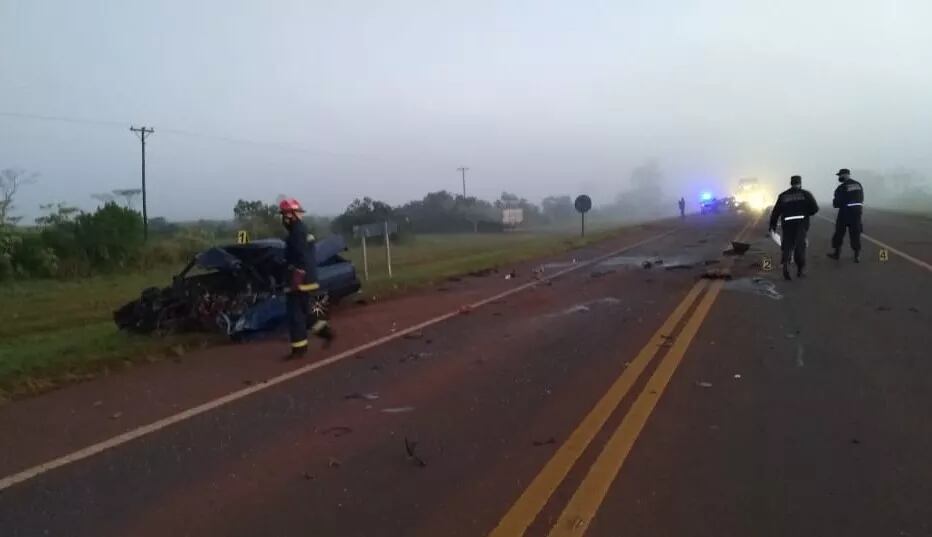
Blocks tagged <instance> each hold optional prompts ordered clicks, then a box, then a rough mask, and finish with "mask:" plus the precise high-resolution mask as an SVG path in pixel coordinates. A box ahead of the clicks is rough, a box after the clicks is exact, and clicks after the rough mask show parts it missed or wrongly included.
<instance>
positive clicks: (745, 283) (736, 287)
mask: <svg viewBox="0 0 932 537" xmlns="http://www.w3.org/2000/svg"><path fill="white" fill-rule="evenodd" d="M723 289H728V290H731V291H741V292H745V293H753V294H756V295H761V296H765V297H767V298H770V299H773V300H782V299H783V295H782V294H780V292H779V291H777V285H776V284H775V283H773V282H772V281H770V280H768V279H767V278H761V277H760V276H754V277H751V278H739V279H737V280H732V281H729V282H727V283H726V284H725V287H723Z"/></svg>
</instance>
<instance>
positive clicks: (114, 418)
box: [110, 412, 123, 420]
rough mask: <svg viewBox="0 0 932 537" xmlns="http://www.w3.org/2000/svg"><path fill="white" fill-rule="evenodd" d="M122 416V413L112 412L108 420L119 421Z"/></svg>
mask: <svg viewBox="0 0 932 537" xmlns="http://www.w3.org/2000/svg"><path fill="white" fill-rule="evenodd" d="M122 416H123V413H122V412H114V413H113V414H110V419H112V420H118V419H120V418H121V417H122Z"/></svg>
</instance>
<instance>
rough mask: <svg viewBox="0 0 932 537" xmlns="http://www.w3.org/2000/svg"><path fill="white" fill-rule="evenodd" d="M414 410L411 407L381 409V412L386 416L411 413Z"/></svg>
mask: <svg viewBox="0 0 932 537" xmlns="http://www.w3.org/2000/svg"><path fill="white" fill-rule="evenodd" d="M412 410H414V407H413V406H396V407H391V408H383V409H382V412H384V413H386V414H402V413H405V412H411V411H412Z"/></svg>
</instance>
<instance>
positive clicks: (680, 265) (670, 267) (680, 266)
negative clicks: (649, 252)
mask: <svg viewBox="0 0 932 537" xmlns="http://www.w3.org/2000/svg"><path fill="white" fill-rule="evenodd" d="M693 266H694V265H693V264H692V263H673V264H670V265H666V266H665V267H664V270H682V269H691V268H693Z"/></svg>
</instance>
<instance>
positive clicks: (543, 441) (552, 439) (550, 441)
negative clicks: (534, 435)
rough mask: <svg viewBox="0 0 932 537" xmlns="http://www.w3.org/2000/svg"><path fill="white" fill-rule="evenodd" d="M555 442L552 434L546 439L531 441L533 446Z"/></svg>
mask: <svg viewBox="0 0 932 537" xmlns="http://www.w3.org/2000/svg"><path fill="white" fill-rule="evenodd" d="M556 443H557V439H556V438H554V437H552V436H551V437H550V438H548V439H546V440H535V441H534V442H533V444H534V447H541V446H549V445H551V444H556Z"/></svg>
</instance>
